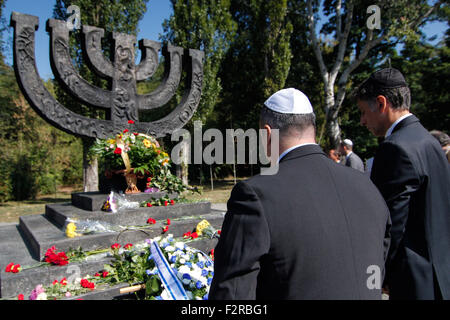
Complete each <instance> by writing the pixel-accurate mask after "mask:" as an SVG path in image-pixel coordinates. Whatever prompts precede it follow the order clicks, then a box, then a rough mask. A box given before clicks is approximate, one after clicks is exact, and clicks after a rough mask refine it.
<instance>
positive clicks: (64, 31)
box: [47, 19, 111, 109]
mask: <svg viewBox="0 0 450 320" xmlns="http://www.w3.org/2000/svg"><path fill="white" fill-rule="evenodd" d="M47 32H48V33H49V34H50V56H51V59H50V64H51V66H52V70H53V73H54V75H55V77H56V79H57V80H58V81H59V82H60V83H61V84H62V85H63V86H64V87H65V88H66V89H67V91H68V93H70V94H72V95H73V96H74V97H75V98H77V99H78V100H81V101H82V102H84V103H86V104H89V105H91V106H94V107H99V108H104V109H110V108H111V92H110V91H107V90H104V89H102V88H99V87H96V86H94V85H92V84H90V83H89V82H87V81H86V80H84V79H83V78H82V77H81V76H80V75H79V73H78V71H77V70H76V69H75V68H74V66H73V63H72V57H71V56H70V50H69V29H68V28H67V26H66V22H65V21H62V20H55V19H49V20H48V23H47Z"/></svg>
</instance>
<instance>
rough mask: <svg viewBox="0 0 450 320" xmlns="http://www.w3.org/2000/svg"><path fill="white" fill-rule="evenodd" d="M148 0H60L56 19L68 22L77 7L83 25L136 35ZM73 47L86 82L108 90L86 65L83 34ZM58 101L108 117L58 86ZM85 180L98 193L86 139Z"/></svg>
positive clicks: (106, 44)
mask: <svg viewBox="0 0 450 320" xmlns="http://www.w3.org/2000/svg"><path fill="white" fill-rule="evenodd" d="M147 2H148V0H116V1H110V0H57V1H56V4H55V7H54V10H53V16H54V17H55V18H57V19H61V20H66V19H67V18H68V16H69V15H70V13H69V14H68V13H67V12H66V10H67V8H68V7H69V6H70V5H76V6H78V7H79V8H80V10H81V23H82V24H83V25H92V26H96V27H99V28H103V29H105V31H106V32H123V33H131V34H134V35H136V34H137V32H138V29H137V26H138V23H139V21H140V20H141V19H142V17H143V15H144V13H145V12H146V10H147ZM106 39H107V37H105V39H104V40H103V43H102V44H103V48H104V49H105V50H104V53H105V55H106V56H110V51H111V50H110V49H111V47H110V43H109V42H108V41H107V40H106ZM71 47H72V48H73V50H72V52H73V60H74V63H75V67H76V68H77V69H78V71H79V73H80V75H81V76H82V77H83V78H84V79H86V80H87V81H90V82H92V83H93V84H94V85H96V86H98V87H102V88H107V87H108V86H109V84H108V83H107V81H105V80H103V79H101V78H99V77H98V76H96V75H95V74H94V73H93V72H92V71H91V70H89V69H88V66H87V64H86V63H83V58H82V53H81V32H80V30H78V31H77V32H75V37H73V38H72V40H71ZM56 93H57V96H58V100H60V101H62V102H63V104H64V105H65V106H66V107H68V108H69V109H71V110H73V111H75V112H78V113H81V114H83V115H86V116H88V117H91V118H93V117H97V118H98V117H105V115H104V112H101V111H100V110H93V109H92V108H90V107H88V106H85V105H82V104H79V103H76V102H75V101H74V100H73V99H72V98H71V97H70V96H68V95H67V94H66V93H65V92H64V90H63V89H62V88H60V87H59V86H58V87H57V89H56ZM82 140H83V178H84V191H97V190H98V162H97V158H95V157H91V156H90V155H89V154H88V151H89V149H90V147H91V145H92V143H93V142H94V140H93V139H89V138H83V139H82Z"/></svg>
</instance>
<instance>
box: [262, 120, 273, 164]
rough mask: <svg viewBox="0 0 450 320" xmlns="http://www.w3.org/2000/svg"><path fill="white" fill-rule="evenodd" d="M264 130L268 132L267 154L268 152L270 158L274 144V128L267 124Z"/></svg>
mask: <svg viewBox="0 0 450 320" xmlns="http://www.w3.org/2000/svg"><path fill="white" fill-rule="evenodd" d="M262 128H263V129H264V130H266V132H267V141H266V152H267V156H269V157H270V153H271V152H270V151H271V142H272V128H271V127H270V126H269V125H268V124H265V125H264V126H263V127H262Z"/></svg>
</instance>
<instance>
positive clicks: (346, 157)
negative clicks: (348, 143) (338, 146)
mask: <svg viewBox="0 0 450 320" xmlns="http://www.w3.org/2000/svg"><path fill="white" fill-rule="evenodd" d="M352 153H353V151H350V152H349V153H348V154H347V155H346V156H345V159H348V157H350V155H351V154H352Z"/></svg>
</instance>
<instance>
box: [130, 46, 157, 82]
mask: <svg viewBox="0 0 450 320" xmlns="http://www.w3.org/2000/svg"><path fill="white" fill-rule="evenodd" d="M139 49H141V52H142V58H141V62H140V63H139V64H138V65H137V67H136V81H142V80H146V79H148V78H150V77H151V76H153V74H154V73H155V71H156V69H157V68H158V52H159V50H160V49H161V43H160V42H156V41H152V40H147V39H142V40H140V41H139Z"/></svg>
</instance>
